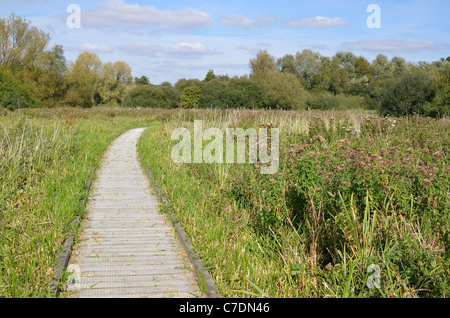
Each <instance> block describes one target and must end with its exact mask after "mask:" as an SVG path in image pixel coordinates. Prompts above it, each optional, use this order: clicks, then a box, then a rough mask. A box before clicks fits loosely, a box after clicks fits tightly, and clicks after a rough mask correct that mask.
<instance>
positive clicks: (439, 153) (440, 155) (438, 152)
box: [433, 151, 444, 158]
mask: <svg viewBox="0 0 450 318" xmlns="http://www.w3.org/2000/svg"><path fill="white" fill-rule="evenodd" d="M433 156H435V157H436V158H442V157H443V156H444V153H443V152H441V151H437V152H435V153H434V154H433Z"/></svg>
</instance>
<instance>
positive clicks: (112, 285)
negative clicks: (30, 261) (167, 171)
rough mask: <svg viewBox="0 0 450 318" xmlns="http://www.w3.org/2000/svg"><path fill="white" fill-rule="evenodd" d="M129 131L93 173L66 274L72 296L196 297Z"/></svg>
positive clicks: (190, 272)
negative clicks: (93, 178)
mask: <svg viewBox="0 0 450 318" xmlns="http://www.w3.org/2000/svg"><path fill="white" fill-rule="evenodd" d="M144 130H145V128H140V129H133V130H130V131H128V132H126V133H125V134H123V135H121V136H120V137H118V138H117V139H116V140H115V141H114V142H113V143H112V144H111V146H110V147H109V149H108V151H107V152H106V153H105V156H104V158H103V160H102V163H101V166H100V169H99V170H98V171H97V179H96V181H95V182H94V184H93V188H92V191H91V195H90V198H89V203H88V206H87V210H88V211H87V212H88V217H87V220H86V221H85V222H83V225H82V231H81V233H80V239H79V243H78V244H77V246H76V247H75V249H74V253H73V256H72V258H71V261H70V264H69V269H70V270H72V271H74V273H75V274H73V275H72V278H71V279H70V280H69V284H68V288H67V291H68V293H69V295H71V296H72V297H95V298H100V297H107V298H114V297H120V298H124V297H133V298H134V297H158V298H162V297H196V296H198V295H199V288H198V284H197V277H196V275H195V272H194V270H193V269H192V265H191V263H190V262H189V258H188V257H187V255H186V254H185V251H184V249H183V247H182V245H181V243H180V242H179V241H178V240H177V239H176V237H175V234H174V233H175V232H174V229H173V226H172V224H171V223H170V222H169V220H168V218H167V216H166V215H163V214H161V213H160V212H159V209H158V200H157V197H156V196H155V195H154V194H153V193H152V190H151V189H150V187H149V180H148V178H147V176H146V175H145V173H144V171H143V170H142V169H141V167H140V165H139V161H138V154H137V150H136V143H137V140H138V138H139V137H140V135H141V134H142V133H143V131H144Z"/></svg>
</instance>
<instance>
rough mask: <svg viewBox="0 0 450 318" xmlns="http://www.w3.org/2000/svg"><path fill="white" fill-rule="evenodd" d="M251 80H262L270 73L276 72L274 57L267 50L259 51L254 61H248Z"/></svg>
mask: <svg viewBox="0 0 450 318" xmlns="http://www.w3.org/2000/svg"><path fill="white" fill-rule="evenodd" d="M250 69H251V74H250V78H251V79H256V80H264V79H265V78H266V77H267V76H268V75H269V74H270V73H272V72H275V71H277V64H276V62H275V57H273V56H272V55H270V54H269V53H268V52H267V50H264V51H260V52H259V53H258V54H257V55H256V57H255V58H254V59H250Z"/></svg>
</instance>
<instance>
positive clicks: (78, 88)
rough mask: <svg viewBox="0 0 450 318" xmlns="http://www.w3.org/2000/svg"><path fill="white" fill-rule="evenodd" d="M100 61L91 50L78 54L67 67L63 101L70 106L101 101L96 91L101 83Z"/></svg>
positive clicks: (89, 105) (88, 104) (87, 105)
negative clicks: (66, 86) (66, 88)
mask: <svg viewBox="0 0 450 318" xmlns="http://www.w3.org/2000/svg"><path fill="white" fill-rule="evenodd" d="M101 71H102V62H101V60H100V58H99V57H98V56H97V55H96V54H95V53H91V52H83V53H81V54H80V55H78V58H77V59H76V61H75V63H73V64H72V65H71V66H70V67H69V72H68V74H67V83H68V85H69V89H68V92H67V95H66V99H65V102H66V103H67V104H68V105H71V106H80V107H84V108H88V107H92V106H94V105H95V104H99V103H100V102H101V98H100V94H99V92H98V90H99V85H100V83H101Z"/></svg>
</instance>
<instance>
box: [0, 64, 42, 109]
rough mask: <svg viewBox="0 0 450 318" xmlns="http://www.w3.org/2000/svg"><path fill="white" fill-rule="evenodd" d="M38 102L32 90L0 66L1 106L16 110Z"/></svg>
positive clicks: (35, 104)
mask: <svg viewBox="0 0 450 318" xmlns="http://www.w3.org/2000/svg"><path fill="white" fill-rule="evenodd" d="M37 103H38V101H37V100H36V99H35V98H34V96H33V95H32V93H31V90H30V89H29V88H28V87H27V86H26V85H25V84H23V83H21V82H20V80H18V79H17V78H16V77H15V76H14V75H12V74H11V73H10V72H9V71H8V70H6V69H5V68H4V67H2V66H0V107H3V108H6V109H9V110H15V109H19V108H28V107H33V106H37Z"/></svg>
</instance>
